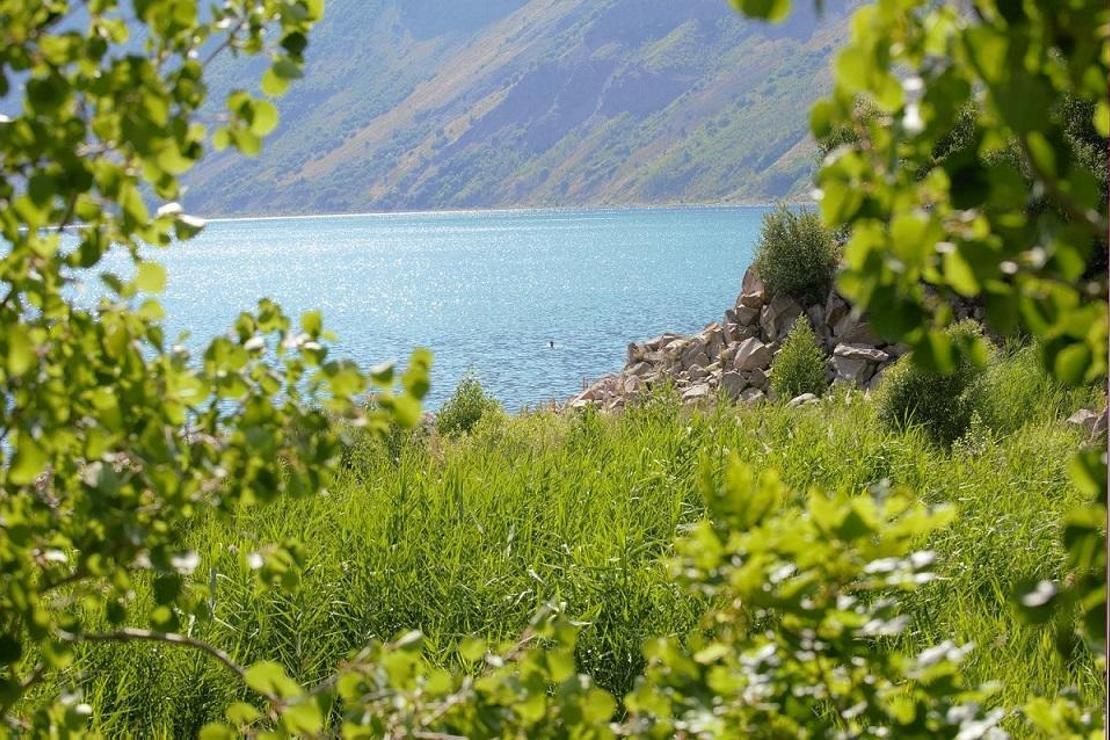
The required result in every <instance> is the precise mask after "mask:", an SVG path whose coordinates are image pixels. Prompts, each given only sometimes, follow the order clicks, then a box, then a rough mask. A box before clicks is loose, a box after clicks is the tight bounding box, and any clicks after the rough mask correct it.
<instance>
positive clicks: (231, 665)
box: [59, 627, 247, 679]
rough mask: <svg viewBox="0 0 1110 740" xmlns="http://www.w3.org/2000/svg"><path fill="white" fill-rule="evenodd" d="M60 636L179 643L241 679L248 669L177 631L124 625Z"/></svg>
mask: <svg viewBox="0 0 1110 740" xmlns="http://www.w3.org/2000/svg"><path fill="white" fill-rule="evenodd" d="M59 636H60V637H61V638H62V640H63V641H65V642H71V643H77V642H164V643H166V644H169V645H178V646H182V647H189V648H193V649H194V650H199V651H201V652H202V653H207V654H208V655H210V656H212V657H213V658H215V659H216V660H218V661H220V662H221V663H223V664H224V665H225V666H227V668H228V669H229V670H230V671H232V672H233V673H235V675H237V676H238V677H239V678H240V679H246V674H247V671H246V669H245V668H243V666H241V665H239V664H238V663H236V662H235V661H234V660H233V659H232V657H231V656H230V655H228V654H227V653H225V652H224V651H223V650H221V649H220V648H218V647H216V646H214V645H209V644H208V643H207V642H203V641H201V640H196V639H194V638H192V637H188V636H186V635H179V634H177V633H175V632H154V631H152V630H144V629H137V628H135V627H124V628H123V629H119V630H116V631H115V632H88V633H84V634H79V635H78V634H73V633H71V632H64V631H62V632H59Z"/></svg>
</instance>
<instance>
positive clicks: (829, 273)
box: [755, 206, 840, 301]
mask: <svg viewBox="0 0 1110 740" xmlns="http://www.w3.org/2000/svg"><path fill="white" fill-rule="evenodd" d="M839 259H840V249H839V247H838V246H837V243H836V239H835V238H834V237H833V233H832V232H831V231H829V229H827V228H826V227H825V226H824V225H823V224H822V223H821V219H820V217H819V216H818V215H817V214H816V213H814V212H813V211H793V210H790V209H789V208H787V207H785V206H780V207H779V208H777V209H776V210H774V211H772V212H770V213H768V214H767V215H766V216H764V217H763V230H762V231H761V232H760V234H759V244H758V245H757V246H756V253H755V268H756V271H757V272H758V273H759V277H760V279H761V280H763V284H764V285H765V286H766V287H767V290H768V291H769V292H771V293H773V294H779V293H782V294H785V295H788V296H790V297H792V298H795V299H798V300H800V301H816V300H820V299H821V298H822V297H823V296H824V294H825V292H826V291H827V290H828V289H829V285H830V284H831V283H832V278H833V273H834V272H835V271H836V266H837V262H838V261H839Z"/></svg>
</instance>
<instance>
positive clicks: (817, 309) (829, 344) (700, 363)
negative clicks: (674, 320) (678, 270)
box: [569, 268, 904, 409]
mask: <svg viewBox="0 0 1110 740" xmlns="http://www.w3.org/2000/svg"><path fill="white" fill-rule="evenodd" d="M803 314H805V316H806V318H807V319H808V320H809V323H810V325H811V326H812V327H813V331H814V334H815V335H816V337H817V341H818V343H819V344H820V345H821V346H822V348H823V349H824V351H825V352H826V353H827V354H828V378H829V381H830V382H833V383H849V384H851V385H853V386H857V387H862V388H871V387H873V386H874V384H875V383H876V382H877V380H878V378H879V376H880V375H881V373H882V371H883V370H884V369H885V368H886V367H887V366H889V365H890V363H891V362H892V361H893V360H895V359H896V358H897V357H898V356H900V355H901V354H903V352H904V348H903V347H900V346H890V345H888V344H886V343H885V342H883V341H882V340H880V339H879V338H878V337H876V336H875V335H874V334H873V333H872V331H871V327H870V325H869V324H868V322H867V318H866V316H861V315H860V314H858V313H857V312H855V311H853V310H852V309H851V307H850V306H849V305H848V302H847V301H845V300H844V299H843V298H842V297H841V296H840V295H839V294H838V293H837V292H836V290H835V289H833V290H830V291H829V292H828V294H827V295H826V296H825V299H824V300H823V301H821V302H815V303H811V304H807V305H803V304H802V303H799V302H798V301H796V300H795V299H793V298H791V297H790V296H786V295H771V294H770V293H769V291H767V290H766V288H765V287H764V285H763V283H762V281H760V279H759V276H758V275H757V274H756V272H755V270H754V269H752V268H749V269H748V271H747V273H745V275H744V280H743V283H742V285H741V290H740V295H739V296H738V297H737V299H736V305H735V306H733V307H732V308H730V309H728V310H727V311H725V315H724V319H723V320H722V321H715V322H713V323H711V324H709V325H708V326H706V327H705V328H704V329H702V330H701V331H700V332H698V333H697V334H694V335H691V336H685V335H681V334H663V335H661V336H658V337H655V338H654V339H649V340H647V341H644V342H634V343H632V344H630V345H628V361H627V363H626V364H625V366H624V369H623V370H621V371H620V372H619V373H617V374H615V375H609V376H606V377H604V378H601V379H600V380H598V381H597V382H595V383H593V384H592V385H590V386H589V387H588V388H586V389H585V390H584V391H582V392H581V393H580V394H578V395H577V396H575V397H574V398H573V399H572V400H571V401H570V404H569V405H570V406H571V407H572V408H581V407H584V406H590V405H596V406H599V407H601V408H604V409H619V408H622V407H624V406H625V404H626V403H628V401H630V400H631V399H634V398H636V397H637V396H639V395H642V394H645V393H646V392H648V391H649V390H650V389H651V388H652V387H654V386H656V385H659V384H662V383H665V382H667V381H670V382H671V383H673V384H674V385H675V387H676V388H678V390H679V392H680V393H681V394H682V398H683V400H684V401H686V402H687V403H697V402H702V401H709V400H712V399H713V398H715V397H716V396H717V394H718V392H721V393H723V394H724V395H726V396H727V397H728V398H730V399H733V400H739V401H744V402H748V403H755V402H758V401H760V400H763V399H764V398H768V397H771V396H773V391H772V390H771V384H770V377H771V374H772V373H773V368H774V358H775V355H776V353H777V352H778V351H779V348H780V347H781V345H782V341H783V340H784V339H785V338H786V335H787V334H788V333H789V331H790V328H791V327H792V326H793V325H794V322H795V320H796V319H797V318H798V317H799V316H801V315H803ZM809 400H810V399H803V400H801V401H799V403H805V402H808V401H809Z"/></svg>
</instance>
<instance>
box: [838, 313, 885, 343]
mask: <svg viewBox="0 0 1110 740" xmlns="http://www.w3.org/2000/svg"><path fill="white" fill-rule="evenodd" d="M833 336H835V337H836V339H837V341H839V342H841V343H843V344H870V345H877V344H879V343H880V342H879V338H878V337H876V336H875V334H874V332H872V331H871V324H870V323H868V322H867V321H866V320H865V319H863V318H862V317H860V316H857V315H856V313H855V312H854V311H851V312H849V313H848V314H847V315H845V316H844V318H842V319H841V320H840V321H838V322H837V323H836V326H834V327H833Z"/></svg>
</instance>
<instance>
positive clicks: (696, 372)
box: [686, 365, 709, 383]
mask: <svg viewBox="0 0 1110 740" xmlns="http://www.w3.org/2000/svg"><path fill="white" fill-rule="evenodd" d="M686 377H687V378H689V379H690V382H691V383H697V382H699V381H702V380H705V379H706V378H708V377H709V371H708V370H707V369H705V368H704V367H702V366H700V365H694V366H693V367H691V368H690V369H689V370H687V371H686Z"/></svg>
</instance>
